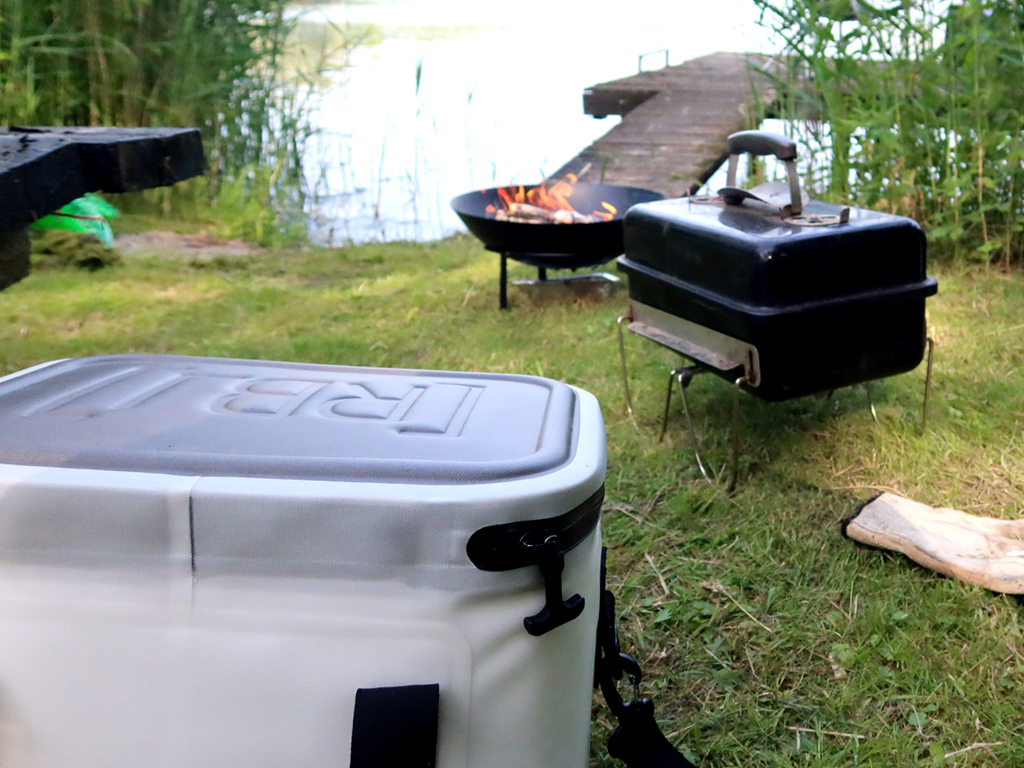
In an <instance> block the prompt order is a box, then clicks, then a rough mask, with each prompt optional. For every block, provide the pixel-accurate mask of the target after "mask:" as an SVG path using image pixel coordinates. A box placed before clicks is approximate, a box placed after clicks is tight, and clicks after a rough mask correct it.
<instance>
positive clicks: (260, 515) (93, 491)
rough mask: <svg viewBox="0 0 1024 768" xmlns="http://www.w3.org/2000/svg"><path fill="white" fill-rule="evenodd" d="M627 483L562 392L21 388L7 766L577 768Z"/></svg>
mask: <svg viewBox="0 0 1024 768" xmlns="http://www.w3.org/2000/svg"><path fill="white" fill-rule="evenodd" d="M604 475H605V436H604V427H603V423H602V419H601V413H600V410H599V407H598V404H597V401H596V400H595V399H594V398H593V397H592V396H591V395H589V394H588V393H586V392H583V391H581V390H578V389H575V388H573V387H569V386H566V385H564V384H561V383H558V382H555V381H550V380H547V379H540V378H534V377H528V376H509V375H496V374H494V375H492V374H463V373H430V372H423V371H393V370H379V369H367V368H345V367H332V366H320V365H301V364H292V363H269V362H251V361H242V360H218V359H209V358H188V357H162V356H146V355H126V356H109V357H93V358H84V359H77V360H64V361H58V362H54V363H48V364H46V365H42V366H37V367H36V368H32V369H29V370H27V371H23V372H21V373H18V374H14V375H12V376H8V377H6V378H4V379H0V766H3V768H29V767H30V766H31V768H163V767H166V768H172V767H173V768H182V767H183V766H187V767H188V768H339V766H351V768H370V767H373V768H379V767H381V766H403V768H420V766H423V767H428V766H433V765H435V755H436V765H437V766H440V767H441V768H518V767H522V768H563V767H564V768H583V767H584V766H586V765H587V762H588V755H589V726H590V709H591V692H592V685H593V681H594V654H595V631H596V627H597V609H598V602H599V600H598V591H599V570H600V559H601V549H600V533H599V526H598V521H599V516H600V504H601V499H602V496H603V483H604ZM563 566H564V570H563ZM524 620H525V621H524ZM354 724H355V725H354Z"/></svg>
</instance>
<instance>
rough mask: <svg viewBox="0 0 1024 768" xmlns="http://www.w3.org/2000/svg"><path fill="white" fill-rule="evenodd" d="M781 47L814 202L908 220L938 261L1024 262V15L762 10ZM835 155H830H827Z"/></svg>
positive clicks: (807, 6) (811, 0)
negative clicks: (815, 161) (817, 158)
mask: <svg viewBox="0 0 1024 768" xmlns="http://www.w3.org/2000/svg"><path fill="white" fill-rule="evenodd" d="M754 1H755V3H756V5H757V6H758V7H759V8H760V9H761V21H762V23H763V24H765V25H766V26H768V27H770V28H772V29H773V30H775V31H776V32H777V33H778V34H779V35H780V36H781V37H782V39H783V40H784V41H785V56H784V57H783V60H782V64H783V66H782V68H781V69H782V71H780V72H779V79H780V84H782V85H784V88H783V91H784V92H785V94H786V95H785V102H786V104H785V113H786V116H787V117H790V118H797V119H799V118H806V117H808V116H810V117H812V118H815V120H812V122H811V123H809V124H808V125H807V126H806V127H805V129H804V132H805V134H806V135H805V137H804V138H805V139H806V140H807V143H808V144H810V145H811V147H812V148H816V149H827V150H830V152H831V161H830V163H829V164H828V166H827V167H820V166H819V167H817V168H814V169H813V172H812V174H811V175H812V178H811V179H810V182H811V185H812V187H813V188H814V189H815V190H816V191H817V193H818V194H821V195H824V196H826V197H829V198H831V199H836V200H850V201H854V202H856V203H859V204H862V205H868V206H871V207H874V208H877V209H881V210H888V211H892V212H896V213H901V214H904V215H908V216H912V217H914V218H916V219H917V220H919V221H920V222H921V223H922V224H923V225H925V227H926V229H927V230H928V233H929V239H930V242H931V243H932V245H933V246H935V247H936V248H937V251H938V253H940V254H945V255H952V256H954V257H956V258H959V259H966V260H978V261H983V262H989V261H1002V262H1003V263H1004V264H1009V263H1010V262H1011V261H1015V260H1019V259H1020V258H1021V256H1022V254H1024V239H1022V236H1021V233H1022V230H1024V221H1022V218H1021V216H1022V213H1024V110H1022V108H1021V105H1022V104H1024V4H1022V3H1020V2H1016V1H1010V2H1007V1H1006V0H1000V1H999V2H996V1H995V0H964V2H963V3H962V4H955V5H952V6H950V5H949V4H948V3H944V2H937V1H936V0H903V1H902V2H901V3H897V4H895V5H893V4H892V3H891V2H890V3H886V4H885V5H884V6H883V4H882V3H881V2H876V3H867V2H859V3H851V2H837V0H786V1H785V2H774V0H754ZM825 154H827V153H825Z"/></svg>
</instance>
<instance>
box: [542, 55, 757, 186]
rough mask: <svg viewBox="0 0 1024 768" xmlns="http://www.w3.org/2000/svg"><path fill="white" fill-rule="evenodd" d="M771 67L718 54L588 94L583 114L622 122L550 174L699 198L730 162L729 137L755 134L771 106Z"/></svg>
mask: <svg viewBox="0 0 1024 768" xmlns="http://www.w3.org/2000/svg"><path fill="white" fill-rule="evenodd" d="M767 65H768V58H767V57H765V56H761V55H758V54H743V53H721V52H720V53H713V54H711V55H709V56H702V57H700V58H698V59H693V60H692V61H688V62H685V63H684V64H680V65H678V66H674V67H666V68H665V69H661V70H657V71H654V72H641V73H638V74H636V75H632V76H630V77H625V78H622V79H621V80H615V81H612V82H609V83H600V84H598V85H595V86H592V87H590V88H588V89H586V90H585V91H584V95H583V103H584V111H585V112H587V113H588V114H593V115H596V116H604V115H609V114H621V115H623V118H622V122H621V123H620V124H619V125H617V126H615V127H614V128H612V129H611V130H610V131H609V132H608V133H607V134H605V135H604V136H603V137H601V138H600V139H598V140H597V141H595V142H594V143H593V144H592V145H590V146H589V147H587V148H586V149H585V150H583V152H581V153H580V155H579V156H578V157H576V158H574V159H573V160H570V161H569V162H568V163H566V164H565V165H564V166H563V167H562V168H560V169H559V170H558V171H557V172H556V173H555V174H553V175H554V176H561V175H564V174H565V173H569V172H571V173H575V174H577V175H578V176H579V178H580V180H582V181H591V182H602V181H603V183H606V184H623V185H627V186H639V187H645V188H647V189H653V190H656V191H658V192H662V193H663V194H666V195H671V196H678V195H683V194H690V193H692V192H695V191H696V190H697V189H698V188H699V187H700V186H701V185H702V184H703V183H704V182H705V181H707V179H708V178H710V176H711V175H712V174H713V173H714V172H715V171H716V170H717V169H718V167H719V166H720V165H721V164H722V163H723V162H724V161H725V159H726V157H727V154H726V152H725V147H726V140H727V138H728V136H729V134H731V133H735V132H736V131H740V130H743V129H745V128H751V127H755V126H756V125H757V123H759V122H760V120H761V118H762V117H763V116H764V114H765V112H766V110H767V108H768V107H769V106H770V104H771V103H772V102H774V100H775V92H774V89H773V87H772V82H771V80H770V78H768V77H766V76H765V74H764V68H765V67H766V66H767Z"/></svg>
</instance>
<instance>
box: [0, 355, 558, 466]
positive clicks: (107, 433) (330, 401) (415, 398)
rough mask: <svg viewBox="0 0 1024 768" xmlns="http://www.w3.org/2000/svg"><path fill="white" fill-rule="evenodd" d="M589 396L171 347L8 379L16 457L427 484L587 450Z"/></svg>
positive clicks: (4, 434)
mask: <svg viewBox="0 0 1024 768" xmlns="http://www.w3.org/2000/svg"><path fill="white" fill-rule="evenodd" d="M577 410H578V409H577V403H576V395H575V393H574V392H573V390H572V389H571V388H570V387H568V386H566V385H565V384H562V383H559V382H556V381H552V380H549V379H541V378H536V377H532V376H515V375H505V374H486V373H436V372H427V371H405V370H386V369H375V368H355V367H341V366H328V365H309V364H300V363H277V362H257V361H248V360H228V359H216V358H199V357H173V356H160V355H112V356H105V357H89V358H80V359H71V360H64V361H60V362H57V363H54V364H51V365H48V366H43V367H41V368H39V369H34V370H30V371H28V372H26V373H23V374H21V375H16V376H12V377H9V378H7V379H5V380H0V463H6V464H22V465H32V466H46V467H73V468H83V469H106V470H120V471H129V472H132V471H134V472H159V473H164V474H183V475H201V476H202V475H205V476H228V477H260V478H288V479H307V480H346V481H375V482H376V481H383V482H414V483H440V484H452V483H470V482H472V483H478V482H488V481H498V480H511V479H516V478H521V477H525V476H530V475H535V474H540V473H545V472H549V471H551V470H554V469H557V468H559V467H560V466H562V465H564V464H566V463H567V462H569V461H571V459H572V456H573V452H574V447H575V440H576V434H577V432H578V425H577V424H576V421H577V415H576V414H577Z"/></svg>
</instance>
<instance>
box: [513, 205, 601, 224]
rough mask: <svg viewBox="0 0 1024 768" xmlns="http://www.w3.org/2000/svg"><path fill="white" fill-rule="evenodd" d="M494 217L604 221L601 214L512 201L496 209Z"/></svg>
mask: <svg viewBox="0 0 1024 768" xmlns="http://www.w3.org/2000/svg"><path fill="white" fill-rule="evenodd" d="M494 218H495V219H497V220H498V221H515V222H519V223H520V224H593V223H594V222H598V221H604V219H603V218H602V217H601V216H596V215H593V214H589V213H578V212H577V211H566V210H561V209H554V210H553V209H551V208H541V207H540V206H538V205H530V204H529V203H512V204H511V208H510V209H509V210H507V211H497V212H496V213H495V214H494Z"/></svg>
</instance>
